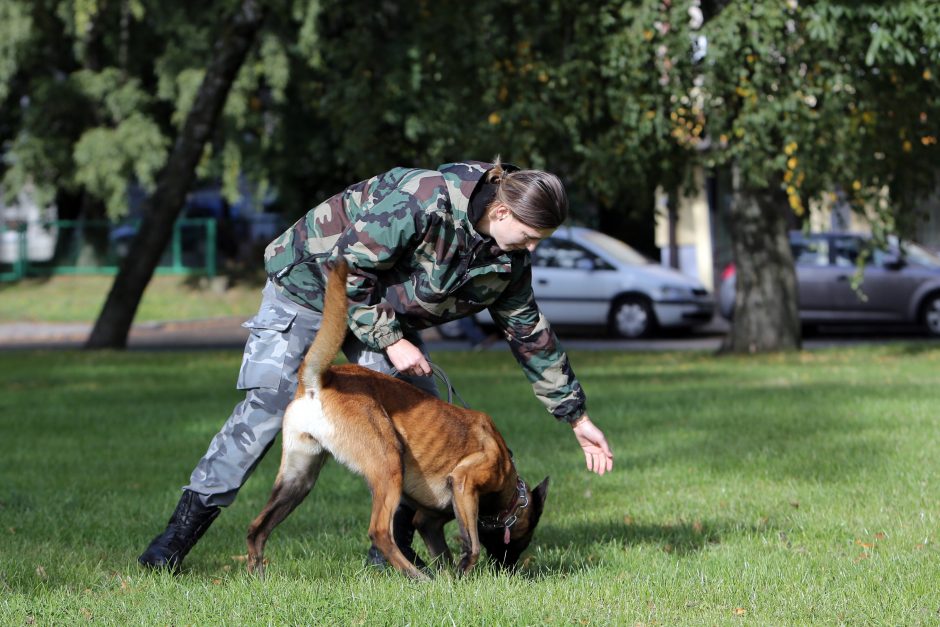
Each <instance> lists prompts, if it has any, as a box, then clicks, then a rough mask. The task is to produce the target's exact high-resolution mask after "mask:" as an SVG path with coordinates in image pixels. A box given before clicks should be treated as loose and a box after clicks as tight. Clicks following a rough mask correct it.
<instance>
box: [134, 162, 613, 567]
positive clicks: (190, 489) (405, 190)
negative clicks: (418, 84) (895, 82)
mask: <svg viewBox="0 0 940 627" xmlns="http://www.w3.org/2000/svg"><path fill="white" fill-rule="evenodd" d="M567 215H568V198H567V195H566V193H565V189H564V186H563V185H562V184H561V181H559V180H558V178H557V177H556V176H554V175H552V174H549V173H547V172H541V171H538V170H518V169H517V168H514V167H512V166H508V165H502V164H500V162H499V159H497V160H496V163H494V164H489V163H481V162H466V163H454V164H447V165H443V166H441V167H440V168H438V169H437V170H422V169H413V168H396V169H394V170H390V171H389V172H386V173H384V174H381V175H379V176H377V177H374V178H371V179H368V180H366V181H363V182H361V183H357V184H355V185H353V186H351V187H349V188H347V189H346V190H344V191H343V192H341V193H339V194H337V195H335V196H333V197H332V198H330V199H329V200H327V201H326V202H324V203H322V204H320V205H318V206H316V207H314V208H313V209H312V210H310V211H309V212H308V213H307V215H306V216H304V217H303V218H301V219H300V220H298V221H297V223H295V224H294V225H293V226H292V227H291V228H290V229H289V230H287V231H286V232H285V233H283V234H282V235H281V236H280V237H278V238H277V239H275V240H274V241H273V242H272V243H271V244H270V245H269V246H268V247H267V249H266V251H265V268H266V270H267V272H268V276H269V281H268V283H267V285H266V286H265V288H264V291H263V292H262V296H263V300H262V303H261V308H260V310H259V312H258V314H257V315H256V316H255V317H254V318H252V319H251V320H249V321H248V322H246V323H245V324H244V326H246V327H247V328H248V329H250V331H251V335H250V337H249V339H248V342H247V344H246V346H245V355H244V358H243V360H242V366H241V371H240V372H239V376H238V388H239V389H243V390H246V396H245V400H244V401H242V402H241V403H239V404H238V405H237V406H236V407H235V410H234V411H233V412H232V415H231V416H230V417H229V419H228V421H226V423H225V424H224V425H223V426H222V429H221V431H219V433H218V434H216V436H215V437H214V438H213V440H212V442H211V443H210V445H209V449H208V451H207V452H206V454H205V456H204V457H203V458H202V459H201V460H200V461H199V463H198V465H197V466H196V468H195V470H193V472H192V475H191V477H190V482H189V485H187V486H186V487H185V488H184V489H183V496H182V498H181V499H180V501H179V504H178V505H177V507H176V510H175V511H174V513H173V516H172V517H171V518H170V521H169V523H168V525H167V528H166V530H165V531H164V532H163V533H162V534H160V535H159V536H157V537H156V538H154V540H153V541H152V542H151V544H150V546H149V547H148V548H147V550H146V551H144V553H143V554H142V555H141V556H140V557H139V558H138V561H139V562H140V563H141V564H143V565H145V566H150V567H154V568H170V569H174V570H175V569H177V568H179V566H180V564H181V562H182V560H183V558H184V557H185V556H186V554H187V553H188V552H189V550H190V549H191V548H192V546H193V545H194V544H195V543H196V541H197V540H198V539H199V538H200V537H201V536H202V534H203V533H204V532H205V530H206V529H207V528H208V527H209V525H210V524H211V523H212V521H213V520H214V519H215V517H216V516H218V514H219V511H220V508H221V507H224V506H226V505H229V504H231V503H232V501H234V500H235V495H236V494H237V492H238V490H239V488H240V487H241V486H242V484H244V482H245V480H246V479H247V478H248V476H249V475H250V474H251V472H252V471H253V470H254V468H255V466H257V464H258V462H259V461H260V460H261V458H262V457H263V456H264V454H265V452H267V450H268V448H270V446H271V444H272V443H273V442H274V439H275V437H276V436H277V433H278V431H279V430H280V427H281V419H282V417H283V413H284V409H285V407H286V406H287V404H288V403H289V402H290V400H291V399H292V398H293V395H294V390H295V389H296V387H297V370H298V368H299V366H300V362H301V360H302V359H303V356H304V353H305V352H306V350H307V347H309V346H310V343H311V342H312V341H313V337H314V336H315V335H316V332H317V330H318V329H319V328H320V322H321V315H320V312H321V311H322V308H323V293H324V286H325V276H326V273H325V265H326V264H328V263H329V261H330V259H331V258H336V257H337V256H339V255H342V256H344V257H345V258H346V260H347V261H348V263H349V267H350V271H349V278H348V281H347V293H348V296H349V327H350V329H351V331H352V333H351V334H350V335H349V336H348V337H347V339H346V343H345V344H344V346H343V352H344V354H345V355H346V357H347V358H348V359H349V361H350V362H352V363H358V364H361V365H363V366H365V367H367V368H371V369H373V370H377V371H379V372H385V373H395V372H397V376H401V377H402V378H404V379H406V380H408V381H409V382H411V383H413V384H414V385H416V386H418V387H420V388H421V389H424V390H426V391H427V392H428V393H430V394H435V395H436V394H437V389H436V387H435V385H434V383H433V381H432V379H431V376H430V375H431V368H430V365H429V364H428V357H427V355H426V353H425V352H424V349H423V345H422V343H421V340H420V338H419V336H418V331H419V330H420V329H424V328H427V327H430V326H433V325H437V324H441V323H442V322H447V321H449V320H455V319H459V318H461V317H464V316H470V315H473V314H474V313H476V312H478V311H480V310H482V309H485V308H486V309H489V311H490V313H491V315H492V317H493V320H494V321H495V322H496V324H497V325H498V326H499V328H500V330H501V331H502V333H503V335H504V336H505V337H506V340H507V341H508V342H509V346H510V348H511V350H512V352H513V354H514V355H515V357H516V359H517V361H518V362H519V364H520V365H521V366H522V369H523V371H524V372H525V374H526V376H527V377H528V379H529V380H530V381H531V382H532V386H533V389H534V391H535V395H536V396H537V397H538V398H539V400H541V401H542V402H543V403H544V404H545V406H546V408H547V409H548V410H549V412H551V413H552V414H553V415H554V416H555V417H556V418H557V419H559V420H561V421H564V422H567V423H568V424H570V425H571V426H572V428H573V431H574V435H575V438H576V440H577V442H578V444H579V445H580V446H581V448H582V449H583V451H584V455H585V461H586V464H587V468H588V469H589V470H591V471H593V472H596V473H598V474H601V475H602V474H604V473H605V472H607V471H609V470H610V469H611V468H612V465H613V455H612V453H611V452H610V448H609V447H608V445H607V440H606V438H605V437H604V434H603V433H602V432H601V431H600V429H598V428H597V427H596V426H595V425H594V424H593V423H592V422H591V420H590V418H588V415H587V412H586V410H585V397H584V392H583V391H582V390H581V386H580V384H579V383H578V381H577V379H575V376H574V373H573V372H572V370H571V368H570V366H569V364H568V358H567V356H566V355H565V353H564V352H563V351H562V350H561V348H560V346H559V345H558V341H557V339H556V338H555V334H554V333H553V332H552V330H551V328H550V327H549V325H548V322H547V321H546V320H545V319H544V318H543V317H542V315H541V314H540V313H539V310H538V307H537V306H536V303H535V299H534V298H533V293H532V285H531V265H530V257H529V253H531V252H532V250H534V249H535V246H536V245H537V244H538V243H539V241H541V240H542V239H543V238H545V237H547V236H549V235H550V234H551V233H552V232H553V231H554V230H555V229H556V228H557V227H558V226H559V225H561V223H562V222H564V220H565V219H566V218H567ZM403 514H404V515H403V516H402V517H398V516H396V523H395V527H396V530H398V532H399V533H397V534H396V535H397V536H398V537H396V541H398V540H400V541H401V543H402V544H405V545H410V540H411V537H410V536H411V534H410V533H403V534H402V533H401V532H402V531H403V530H404V531H407V530H405V529H404V527H405V526H406V525H405V523H406V522H407V520H408V519H409V518H410V516H409V515H408V512H404V513H403ZM403 548H408V547H403ZM374 554H375V553H374V552H370V555H374ZM406 555H409V557H411V556H413V553H412V552H411V551H410V550H409V551H406Z"/></svg>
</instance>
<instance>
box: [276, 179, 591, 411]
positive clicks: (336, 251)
mask: <svg viewBox="0 0 940 627" xmlns="http://www.w3.org/2000/svg"><path fill="white" fill-rule="evenodd" d="M491 167H492V164H487V163H480V162H466V163H453V164H447V165H443V166H441V167H440V168H438V169H437V170H422V169H414V168H395V169H393V170H390V171H388V172H385V173H384V174H380V175H378V176H376V177H373V178H371V179H368V180H366V181H362V182H360V183H356V184H355V185H352V186H350V187H348V188H347V189H345V190H344V191H342V192H340V193H339V194H336V195H335V196H333V197H331V198H329V199H328V200H326V201H325V202H323V203H321V204H319V205H317V206H316V207H314V208H313V209H311V210H310V211H309V212H308V213H307V214H306V215H305V216H304V217H303V218H301V219H300V220H298V221H297V222H296V223H295V224H294V225H293V226H292V227H291V228H290V229H288V230H287V231H286V232H284V233H283V234H282V235H281V236H280V237H278V238H277V239H275V240H274V241H273V242H271V244H269V245H268V247H267V249H266V250H265V268H266V270H267V272H268V275H269V276H270V277H271V278H272V279H273V280H274V281H275V282H277V283H278V284H280V285H281V286H283V287H284V289H285V292H286V294H287V296H288V297H289V298H291V299H292V300H294V301H296V302H298V303H300V304H302V305H305V306H307V307H311V308H313V309H314V310H316V311H321V310H322V308H323V288H324V281H325V268H326V266H327V265H328V264H329V262H330V260H331V259H335V258H337V257H338V255H343V256H344V257H345V258H346V259H347V261H348V262H349V266H350V271H349V278H348V285H347V292H348V295H349V303H350V308H349V326H350V329H351V330H352V332H353V333H354V334H355V335H356V337H357V338H359V339H360V340H362V342H363V343H365V344H366V345H367V346H369V347H371V348H372V349H373V350H381V349H384V348H385V347H387V346H389V345H390V344H393V343H395V342H396V341H398V340H399V339H401V338H402V337H405V336H410V337H414V335H415V333H416V332H417V331H418V330H419V329H424V328H427V327H430V326H433V325H437V324H440V323H442V322H447V321H449V320H455V319H458V318H462V317H464V316H468V315H472V314H474V313H476V312H478V311H480V310H482V309H489V311H490V314H491V316H492V317H493V320H494V321H495V322H496V324H497V326H498V327H499V328H500V330H501V331H502V332H503V334H504V335H505V337H506V338H507V340H508V342H509V345H510V348H511V350H512V352H513V355H514V356H515V358H516V360H517V361H518V362H519V364H520V365H521V366H522V368H523V370H524V372H525V374H526V377H527V378H528V379H529V381H531V382H532V386H533V388H534V390H535V394H536V396H537V397H538V398H539V399H540V400H541V401H542V402H543V403H544V404H545V406H546V407H547V408H548V410H549V411H550V412H551V413H552V414H554V415H555V417H557V418H558V419H561V420H566V421H569V422H570V421H573V420H575V419H577V418H578V417H580V416H581V414H583V413H584V411H585V398H584V392H583V391H582V389H581V385H580V384H579V383H578V380H577V379H576V378H575V376H574V372H572V370H571V367H570V365H569V363H568V357H567V355H566V354H565V353H564V351H563V350H562V348H561V346H560V345H559V343H558V339H557V338H556V337H555V334H554V332H553V331H552V330H551V327H550V326H549V324H548V321H547V320H546V319H545V318H544V316H542V314H541V312H539V309H538V306H537V305H536V303H535V298H534V295H533V292H532V269H531V259H530V256H529V253H528V251H521V252H511V253H507V252H504V251H502V250H500V249H499V248H498V247H497V246H496V244H495V243H494V241H493V240H492V239H491V238H489V237H485V236H483V235H482V234H480V233H478V232H477V231H476V229H475V228H474V226H473V224H472V223H471V221H470V219H469V217H468V209H469V205H470V198H471V195H472V193H473V191H474V188H475V187H476V185H477V183H478V182H479V181H480V179H481V178H482V177H483V175H484V173H485V172H486V171H487V170H488V169H489V168H491Z"/></svg>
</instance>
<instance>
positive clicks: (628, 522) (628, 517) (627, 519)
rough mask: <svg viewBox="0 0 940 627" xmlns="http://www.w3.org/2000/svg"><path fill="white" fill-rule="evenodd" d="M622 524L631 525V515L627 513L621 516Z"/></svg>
mask: <svg viewBox="0 0 940 627" xmlns="http://www.w3.org/2000/svg"><path fill="white" fill-rule="evenodd" d="M623 524H625V525H632V524H633V516H631V515H629V514H627V515H626V516H624V517H623Z"/></svg>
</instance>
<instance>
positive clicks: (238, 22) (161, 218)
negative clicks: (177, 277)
mask: <svg viewBox="0 0 940 627" xmlns="http://www.w3.org/2000/svg"><path fill="white" fill-rule="evenodd" d="M262 19H263V13H262V10H261V7H260V6H259V3H258V2H257V1H256V0H242V2H241V4H240V6H239V7H238V9H237V10H236V11H235V13H234V14H233V16H232V17H231V18H230V19H229V20H228V21H227V23H226V24H225V27H224V28H223V30H222V32H221V34H220V35H219V39H218V40H217V41H216V43H215V46H214V50H213V55H212V59H211V61H210V62H209V65H208V67H207V68H206V73H205V76H204V78H203V80H202V84H201V85H200V87H199V91H198V93H197V94H196V99H195V101H194V102H193V105H192V107H191V108H190V110H189V113H188V114H187V115H186V122H185V124H184V125H183V128H182V130H181V131H180V134H179V136H178V137H177V140H176V144H175V145H174V147H173V151H172V152H171V153H170V156H169V160H168V164H167V167H166V168H164V170H163V171H162V172H161V174H160V179H159V182H158V184H157V187H156V191H155V192H154V194H153V196H152V197H151V198H150V199H149V200H148V207H147V209H148V210H147V211H145V212H144V219H143V222H142V223H141V227H140V229H139V230H138V232H137V236H136V237H135V239H134V242H133V244H132V245H131V249H132V252H131V254H129V255H128V256H127V257H125V259H124V263H122V264H121V269H120V271H119V272H118V275H117V277H116V278H115V280H114V284H113V285H112V287H111V291H110V292H109V293H108V298H107V300H106V301H105V304H104V308H103V309H102V310H101V314H100V315H99V316H98V319H97V321H96V322H95V326H94V328H93V329H92V332H91V335H90V336H89V338H88V341H87V342H86V344H85V347H86V348H123V347H124V346H125V345H126V343H127V335H128V332H129V330H130V326H131V323H132V322H133V320H134V314H135V313H136V311H137V306H138V305H139V304H140V299H141V297H142V296H143V292H144V289H145V288H146V286H147V284H148V283H149V282H150V279H151V277H152V276H153V272H154V270H155V268H156V267H157V263H158V262H159V260H160V256H161V255H162V254H163V251H164V249H165V248H166V245H167V243H168V242H169V241H170V235H171V233H172V230H173V224H174V222H175V221H176V218H177V216H178V215H179V212H180V209H181V208H182V206H183V201H184V199H185V195H186V192H187V190H189V188H190V186H191V184H192V182H193V179H194V178H195V172H196V165H197V164H198V162H199V158H200V157H201V156H202V152H203V149H204V147H205V145H206V142H207V141H208V139H209V137H210V135H211V133H212V130H213V127H214V126H215V123H216V120H217V119H218V117H219V114H220V113H221V111H222V108H223V106H224V105H225V101H226V98H227V97H228V93H229V90H230V89H231V87H232V83H233V82H234V81H235V77H236V75H237V74H238V71H239V68H241V65H242V63H243V62H244V60H245V57H246V56H247V54H248V50H249V49H250V48H251V46H252V44H253V43H254V41H255V36H256V34H257V32H258V29H259V28H260V27H261V22H262Z"/></svg>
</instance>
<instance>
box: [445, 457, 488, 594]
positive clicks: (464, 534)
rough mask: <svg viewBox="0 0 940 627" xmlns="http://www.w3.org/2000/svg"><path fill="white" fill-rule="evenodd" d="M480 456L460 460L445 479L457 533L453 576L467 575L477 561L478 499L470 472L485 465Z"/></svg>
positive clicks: (485, 459)
mask: <svg viewBox="0 0 940 627" xmlns="http://www.w3.org/2000/svg"><path fill="white" fill-rule="evenodd" d="M486 463H487V457H486V455H485V454H484V453H476V454H474V455H471V456H469V457H467V458H466V459H464V460H463V461H462V462H460V464H458V465H457V467H456V468H454V470H453V471H452V472H451V473H450V475H449V476H448V477H447V483H448V485H449V486H450V490H451V495H452V498H453V502H454V515H455V517H456V518H457V526H458V528H459V529H460V543H461V545H462V546H461V552H460V561H459V562H458V564H457V572H459V573H460V574H463V575H465V574H467V573H468V572H470V569H471V568H473V566H474V565H475V564H476V563H477V559H479V557H480V536H479V532H478V530H477V518H478V516H479V511H480V496H479V491H478V487H477V485H476V482H475V481H474V478H475V472H474V470H475V469H476V467H477V466H478V465H480V464H486Z"/></svg>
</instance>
